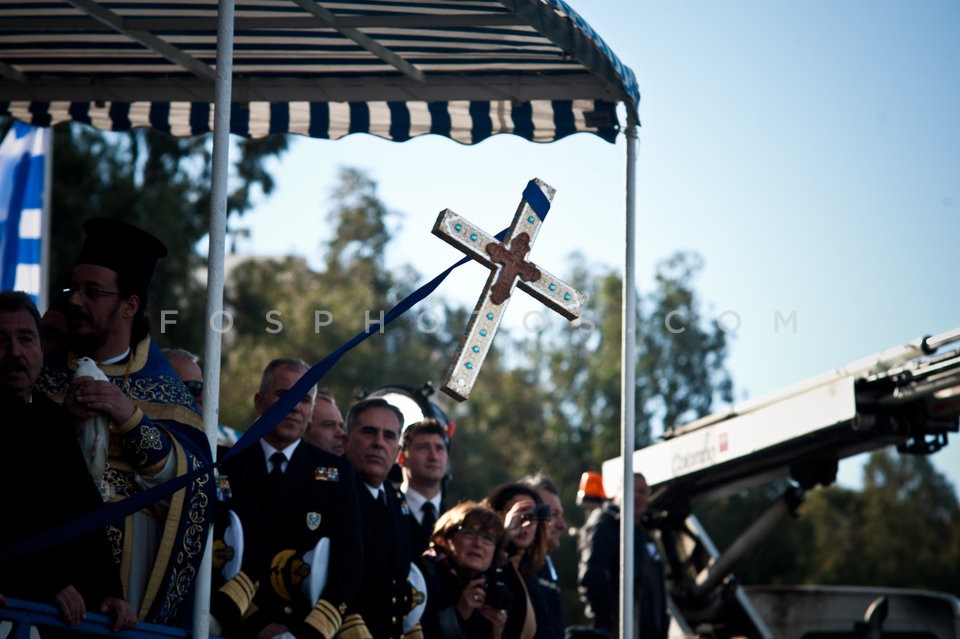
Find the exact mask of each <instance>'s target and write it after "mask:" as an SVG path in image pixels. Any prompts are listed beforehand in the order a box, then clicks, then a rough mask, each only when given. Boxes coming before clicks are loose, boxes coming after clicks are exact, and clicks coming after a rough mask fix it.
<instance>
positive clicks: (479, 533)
mask: <svg viewBox="0 0 960 639" xmlns="http://www.w3.org/2000/svg"><path fill="white" fill-rule="evenodd" d="M457 532H458V533H460V534H461V535H463V537H464V539H470V540H474V539H479V540H480V541H481V542H482V543H484V544H486V545H488V546H492V545H494V544H495V543H497V540H496V539H494V537H493V535H491V534H490V533H488V532H487V531H485V530H477V529H476V528H468V527H467V526H457Z"/></svg>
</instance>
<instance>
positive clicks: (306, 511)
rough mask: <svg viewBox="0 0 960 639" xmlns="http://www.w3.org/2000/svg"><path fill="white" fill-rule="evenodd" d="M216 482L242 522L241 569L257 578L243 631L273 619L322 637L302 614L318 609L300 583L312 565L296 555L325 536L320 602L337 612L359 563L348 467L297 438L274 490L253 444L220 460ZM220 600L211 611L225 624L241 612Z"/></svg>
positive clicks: (224, 506) (353, 585) (349, 597)
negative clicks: (324, 571)
mask: <svg viewBox="0 0 960 639" xmlns="http://www.w3.org/2000/svg"><path fill="white" fill-rule="evenodd" d="M218 484H219V489H220V490H219V492H220V499H221V504H220V511H226V510H232V511H234V512H235V513H236V514H237V516H238V517H239V519H240V521H241V523H242V526H243V562H242V571H243V573H245V574H246V575H247V576H248V577H249V579H250V581H251V582H253V583H258V584H259V587H258V588H257V589H256V594H255V596H254V598H253V606H254V607H255V612H253V614H251V615H250V616H248V617H247V618H246V619H244V621H243V632H242V634H244V635H255V634H256V633H257V632H258V631H259V630H260V629H262V628H263V627H264V626H266V625H267V624H269V623H278V624H284V625H286V626H288V627H289V628H290V629H291V632H292V633H293V634H294V635H295V636H296V637H298V638H300V639H308V638H309V637H318V636H325V635H326V632H324V631H320V632H319V633H318V628H317V627H316V624H312V625H311V623H309V621H308V619H307V618H308V616H309V615H311V614H317V613H314V608H315V607H317V602H315V601H310V600H309V599H308V597H307V595H306V593H305V592H304V591H303V588H302V585H301V584H302V581H303V579H305V578H306V577H307V576H308V573H309V570H315V569H316V567H310V568H306V567H304V565H303V555H304V554H306V553H308V552H309V551H311V550H312V549H313V548H314V547H315V546H316V545H317V542H319V541H320V539H321V538H322V537H328V538H329V539H330V561H329V567H328V578H327V583H326V586H325V588H324V590H323V593H322V594H321V601H322V602H326V604H324V605H327V604H328V605H329V606H332V609H335V610H337V612H338V614H339V615H340V616H342V615H343V614H344V612H345V610H346V608H347V606H349V604H350V603H351V602H352V601H353V598H354V597H355V595H356V594H357V589H358V588H359V585H360V566H361V564H362V561H363V552H362V546H361V537H360V535H361V533H360V512H359V508H358V502H357V484H356V479H355V476H354V470H353V466H352V465H351V464H350V462H348V461H347V460H346V459H345V458H343V457H340V456H337V455H333V454H331V453H328V452H326V451H323V450H320V449H319V448H317V447H315V446H312V445H310V444H308V443H307V442H304V441H301V442H300V443H299V444H298V445H297V448H296V450H294V452H293V457H292V458H291V459H290V460H289V462H288V463H287V469H286V471H285V472H284V473H283V475H282V476H281V477H280V479H279V483H278V485H277V486H276V488H273V486H272V483H271V481H270V478H269V477H268V476H267V462H266V459H265V458H264V452H263V448H262V447H261V446H260V444H259V443H257V444H254V445H253V446H251V447H250V448H248V449H246V450H244V451H242V452H240V453H239V454H238V455H237V456H236V457H234V458H233V459H229V460H227V461H226V462H225V463H224V464H223V466H222V467H221V472H220V476H219V480H218ZM218 538H219V537H218ZM218 594H220V593H218ZM227 603H228V602H226V601H224V600H223V599H222V598H219V599H218V597H217V596H215V598H214V614H215V615H216V616H217V619H218V620H219V621H221V622H223V623H227V624H228V625H230V624H231V622H232V621H233V622H235V621H236V620H237V617H236V616H237V615H239V614H242V612H243V611H242V610H232V611H228V610H227ZM233 603H234V604H236V603H237V602H236V601H234V602H233ZM321 607H322V606H321ZM251 609H253V608H251ZM329 610H330V609H329V607H328V608H327V611H326V612H324V615H325V616H329ZM321 612H323V611H321ZM335 616H336V615H335ZM221 617H224V618H221ZM339 622H340V620H339V619H338V620H337V622H336V623H335V624H334V625H335V626H336V628H333V629H332V630H333V632H336V629H337V628H339Z"/></svg>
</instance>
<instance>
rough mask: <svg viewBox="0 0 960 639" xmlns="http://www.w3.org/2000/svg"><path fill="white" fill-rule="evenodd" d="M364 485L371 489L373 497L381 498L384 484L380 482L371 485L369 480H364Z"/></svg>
mask: <svg viewBox="0 0 960 639" xmlns="http://www.w3.org/2000/svg"><path fill="white" fill-rule="evenodd" d="M363 485H364V486H365V487H366V489H367V490H369V491H370V494H371V495H372V496H373V498H374V499H375V500H379V499H380V491H382V490H383V484H380V485H379V486H371V485H370V484H368V483H367V482H363ZM384 492H386V491H384ZM384 496H386V495H384Z"/></svg>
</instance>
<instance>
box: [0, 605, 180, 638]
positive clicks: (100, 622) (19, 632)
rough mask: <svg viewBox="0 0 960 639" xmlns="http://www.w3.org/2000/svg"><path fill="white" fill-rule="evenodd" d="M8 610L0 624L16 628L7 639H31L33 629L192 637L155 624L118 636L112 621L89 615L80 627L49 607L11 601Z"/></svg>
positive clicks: (1, 609)
mask: <svg viewBox="0 0 960 639" xmlns="http://www.w3.org/2000/svg"><path fill="white" fill-rule="evenodd" d="M7 603H8V607H6V608H5V607H2V606H0V621H9V622H11V624H12V627H11V628H10V633H9V634H8V635H7V639H30V628H31V627H36V628H37V629H38V630H40V632H41V635H42V633H43V628H60V629H64V630H69V631H71V632H81V633H84V634H88V635H101V636H107V637H114V638H115V639H186V638H187V637H189V636H190V633H189V632H187V631H186V630H184V629H182V628H173V627H171V626H163V625H160V624H155V623H146V622H142V621H141V622H140V623H138V624H137V627H136V628H133V629H132V630H120V631H119V632H114V631H113V630H112V629H111V626H112V624H113V621H112V620H111V619H110V617H108V616H106V615H102V614H99V613H95V612H89V611H88V612H87V618H86V619H84V620H83V621H81V622H80V623H79V624H77V625H75V626H74V625H70V624H67V623H66V622H65V621H63V619H61V618H60V614H59V613H58V612H57V609H56V608H54V607H53V606H51V605H48V604H41V603H36V602H33V601H25V600H23V599H12V598H10V597H7Z"/></svg>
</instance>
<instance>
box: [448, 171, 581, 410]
mask: <svg viewBox="0 0 960 639" xmlns="http://www.w3.org/2000/svg"><path fill="white" fill-rule="evenodd" d="M554 193H556V189H554V188H553V187H551V186H550V185H548V184H545V183H543V182H541V181H540V180H537V179H534V180H531V181H530V182H529V183H528V184H527V188H526V189H524V191H523V199H522V200H521V201H520V206H519V207H518V208H517V214H516V215H515V216H514V218H513V223H511V224H510V228H509V229H508V230H507V232H506V234H505V236H504V240H503V242H500V241H499V240H498V239H497V238H495V237H492V236H490V235H487V234H486V233H484V232H483V231H481V230H480V229H478V228H477V227H476V226H474V225H473V224H471V223H470V222H468V221H466V220H465V219H463V218H462V217H460V216H459V215H457V214H456V213H454V212H453V211H451V210H450V209H446V210H444V211H442V212H441V213H440V216H439V217H438V218H437V222H436V224H434V225H433V234H434V235H436V236H437V237H439V238H441V239H442V240H444V241H445V242H447V243H448V244H450V245H451V246H454V247H455V248H458V249H460V250H461V251H463V252H464V253H466V254H467V255H469V256H470V257H472V258H473V259H475V260H477V261H479V262H481V263H482V264H484V265H485V266H486V267H487V268H489V269H490V277H488V278H487V284H486V286H485V287H484V288H483V293H482V294H481V295H480V299H479V300H478V301H477V306H476V308H474V309H473V313H472V314H471V316H470V322H469V323H468V324H467V328H466V330H465V331H464V336H463V339H462V340H461V342H460V346H459V347H458V349H457V356H456V358H455V359H454V362H453V364H452V365H451V366H450V369H449V370H448V371H447V376H446V378H445V379H444V382H443V386H442V387H441V390H442V391H443V392H445V393H446V394H447V395H450V396H451V397H453V398H454V399H456V400H457V401H461V402H462V401H464V400H465V399H467V397H469V396H470V391H471V390H472V389H473V384H474V382H475V381H476V379H477V375H479V374H480V367H481V366H482V365H483V360H484V359H486V357H487V352H488V351H489V350H490V344H491V343H492V342H493V336H494V335H496V333H497V329H498V328H499V327H500V320H501V319H502V318H503V312H504V311H505V310H506V308H507V302H509V301H510V295H511V293H513V289H514V287H515V286H519V287H520V288H521V289H523V290H524V291H526V292H527V293H528V294H529V295H532V296H533V297H534V298H536V299H537V300H539V301H540V302H542V303H543V304H545V305H546V306H549V307H550V308H552V309H553V310H554V311H556V312H557V313H560V314H561V315H563V316H564V317H566V318H567V319H568V320H573V319H576V318H577V317H579V316H580V311H581V310H583V305H584V302H586V296H585V295H584V294H583V293H581V292H580V291H578V290H576V289H574V288H573V287H572V286H570V285H569V284H567V283H566V282H564V281H562V280H561V279H559V278H557V277H554V276H553V275H551V274H550V273H547V272H546V271H544V270H543V269H541V268H540V267H538V266H537V265H536V264H534V263H533V262H528V261H527V259H526V258H527V254H528V253H529V252H530V247H531V246H532V245H533V242H534V240H536V239H537V233H538V232H539V230H540V225H541V224H542V223H543V220H544V218H545V217H546V216H547V211H549V210H550V202H551V201H552V200H553V195H554Z"/></svg>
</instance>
